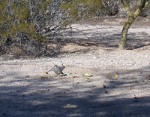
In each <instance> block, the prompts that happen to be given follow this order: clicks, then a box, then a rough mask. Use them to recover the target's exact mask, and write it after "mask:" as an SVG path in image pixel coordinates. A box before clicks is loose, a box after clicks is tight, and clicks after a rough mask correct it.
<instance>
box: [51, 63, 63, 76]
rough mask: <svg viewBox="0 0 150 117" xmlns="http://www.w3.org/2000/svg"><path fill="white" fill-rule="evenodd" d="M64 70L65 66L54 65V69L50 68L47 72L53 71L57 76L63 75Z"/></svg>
mask: <svg viewBox="0 0 150 117" xmlns="http://www.w3.org/2000/svg"><path fill="white" fill-rule="evenodd" d="M64 69H65V66H64V65H63V64H62V66H58V65H55V64H54V67H52V68H51V70H49V71H54V72H55V74H57V75H62V74H64V73H63V72H62V71H63V70H64Z"/></svg>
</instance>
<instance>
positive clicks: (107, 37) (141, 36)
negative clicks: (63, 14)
mask: <svg viewBox="0 0 150 117" xmlns="http://www.w3.org/2000/svg"><path fill="white" fill-rule="evenodd" d="M145 22H146V21H145ZM112 24H113V23H112V22H111V23H107V25H106V24H104V25H103V24H86V23H85V24H74V25H72V31H71V32H70V31H66V32H65V33H64V35H67V39H68V40H71V39H72V40H73V39H75V40H77V41H78V42H79V43H77V44H73V43H69V44H67V45H65V46H64V47H62V48H61V52H62V54H60V55H58V56H57V57H51V58H50V57H44V58H36V59H11V60H9V59H8V58H9V56H7V57H6V56H1V57H0V117H149V116H150V25H134V26H133V27H131V29H130V30H129V35H128V48H127V49H126V50H119V49H117V44H118V43H119V37H120V34H121V29H122V26H121V23H119V22H118V24H119V25H112ZM147 24H148V23H147ZM81 40H83V41H81ZM82 42H83V43H82ZM85 42H88V43H86V44H87V45H85ZM95 42H96V43H99V45H94V44H93V43H95ZM83 44H84V46H83ZM6 58H7V59H6ZM61 61H62V62H63V64H64V65H65V67H66V68H65V69H64V71H63V72H64V74H65V75H62V76H59V75H56V74H55V73H54V72H52V71H50V72H48V71H49V70H50V69H51V68H52V67H53V66H54V64H57V65H61ZM47 72H48V73H47Z"/></svg>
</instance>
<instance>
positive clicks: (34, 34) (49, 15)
mask: <svg viewBox="0 0 150 117" xmlns="http://www.w3.org/2000/svg"><path fill="white" fill-rule="evenodd" d="M122 9H125V11H126V15H125V17H127V21H126V22H125V24H124V26H123V29H122V36H121V37H120V44H119V47H120V48H121V49H124V48H125V47H126V41H127V33H128V29H129V28H130V26H131V25H132V23H133V22H134V21H135V20H136V18H137V17H138V16H140V15H142V16H147V12H146V10H148V9H149V1H148V0H138V1H136V0H132V1H127V0H94V1H93V0H82V1H81V0H56V1H55V0H32V1H31V0H20V1H19V0H0V14H1V17H0V53H1V55H2V54H5V53H15V54H17V56H19V55H21V54H22V53H23V54H25V55H32V56H43V55H44V56H45V55H46V56H50V55H54V54H57V53H59V52H60V51H59V49H60V48H61V46H62V45H63V44H64V43H66V42H65V41H63V42H62V39H61V37H62V36H63V34H62V31H64V30H65V29H66V28H68V27H69V28H71V24H73V23H78V22H80V21H81V20H84V21H85V20H87V19H94V18H100V17H105V16H108V17H106V19H108V18H109V17H112V16H117V15H118V17H119V12H120V10H122ZM64 38H65V37H64ZM51 43H54V44H55V45H56V46H55V47H52V48H48V46H47V45H48V44H51ZM16 49H17V51H15V52H14V50H16Z"/></svg>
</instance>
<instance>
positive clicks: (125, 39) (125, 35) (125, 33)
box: [119, 16, 136, 49]
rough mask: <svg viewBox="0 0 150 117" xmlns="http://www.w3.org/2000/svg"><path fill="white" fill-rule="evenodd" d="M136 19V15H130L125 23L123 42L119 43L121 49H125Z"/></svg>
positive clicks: (122, 35)
mask: <svg viewBox="0 0 150 117" xmlns="http://www.w3.org/2000/svg"><path fill="white" fill-rule="evenodd" d="M135 19H136V18H134V16H129V17H128V20H127V22H126V23H125V24H124V26H123V29H122V34H121V43H120V45H119V48H120V49H124V48H125V47H126V41H127V34H128V30H129V28H130V26H131V24H132V23H133V22H134V20H135Z"/></svg>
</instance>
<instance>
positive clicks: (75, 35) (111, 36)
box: [57, 26, 150, 49]
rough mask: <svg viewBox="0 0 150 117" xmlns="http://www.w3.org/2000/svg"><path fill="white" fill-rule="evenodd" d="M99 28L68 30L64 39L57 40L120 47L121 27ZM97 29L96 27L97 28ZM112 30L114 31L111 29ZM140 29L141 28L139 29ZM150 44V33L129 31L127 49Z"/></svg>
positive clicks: (86, 44)
mask: <svg viewBox="0 0 150 117" xmlns="http://www.w3.org/2000/svg"><path fill="white" fill-rule="evenodd" d="M109 28H112V27H109V26H108V27H102V28H98V29H97V30H99V32H97V31H94V30H93V31H92V29H85V30H80V31H72V32H69V31H68V32H67V33H66V34H65V35H67V37H64V38H63V39H60V38H59V39H58V40H57V41H58V42H60V43H63V44H66V43H75V44H78V45H82V46H101V47H106V48H118V45H119V43H120V40H121V30H120V28H116V29H115V27H114V29H113V28H112V29H109ZM95 30H96V29H95ZM101 30H102V31H101ZM111 30H112V31H111ZM139 30H140V29H139ZM147 45H150V35H149V34H148V33H147V32H144V31H141V32H140V33H139V32H136V33H134V32H129V34H128V37H127V49H137V48H141V47H144V46H147Z"/></svg>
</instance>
